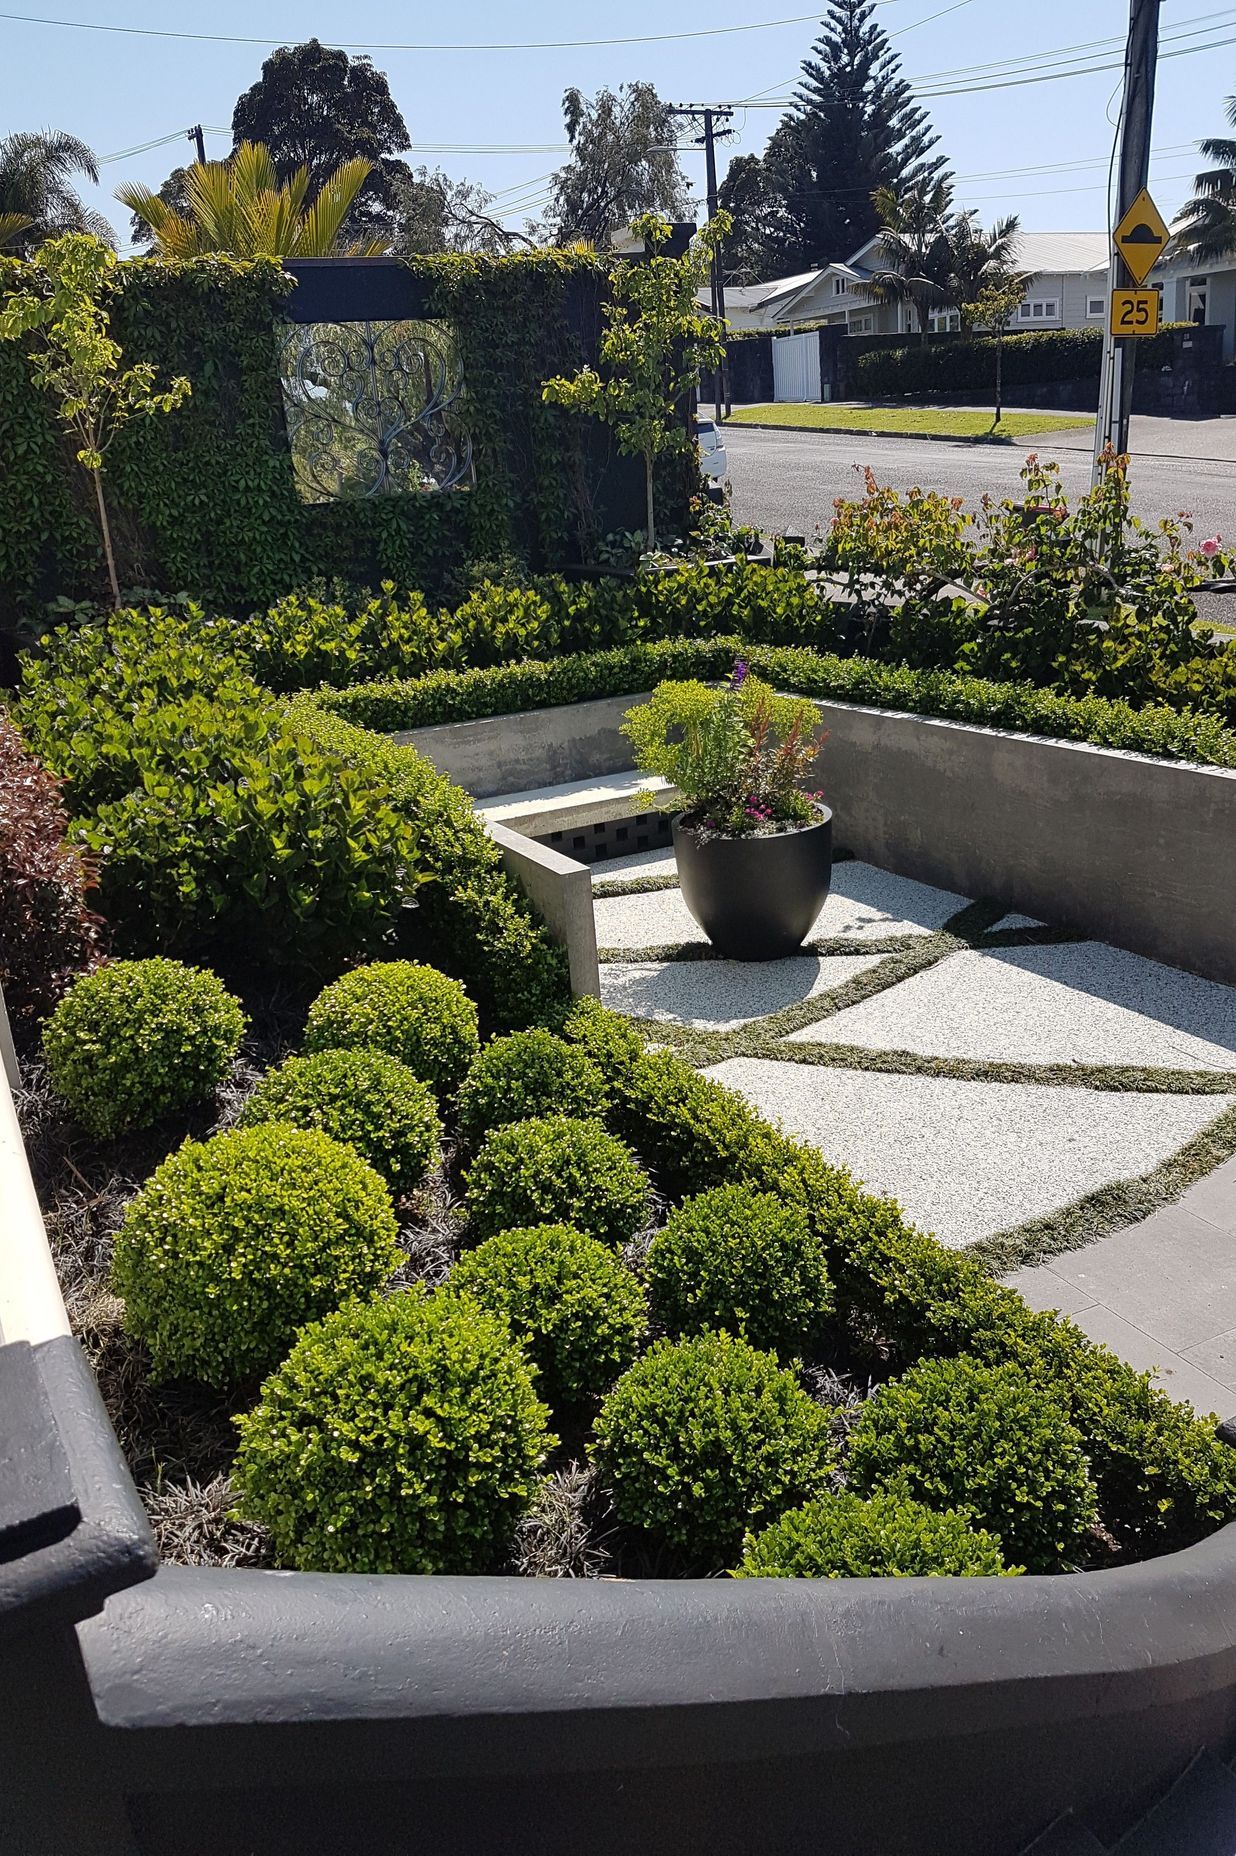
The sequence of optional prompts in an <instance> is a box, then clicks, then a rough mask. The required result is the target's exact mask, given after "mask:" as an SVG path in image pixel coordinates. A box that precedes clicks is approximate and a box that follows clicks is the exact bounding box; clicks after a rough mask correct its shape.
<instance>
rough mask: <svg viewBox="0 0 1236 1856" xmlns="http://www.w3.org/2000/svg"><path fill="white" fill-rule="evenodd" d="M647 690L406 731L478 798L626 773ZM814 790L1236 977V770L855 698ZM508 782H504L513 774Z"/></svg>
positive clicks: (859, 836) (1065, 918)
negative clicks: (626, 732) (630, 713)
mask: <svg viewBox="0 0 1236 1856" xmlns="http://www.w3.org/2000/svg"><path fill="white" fill-rule="evenodd" d="M639 700H640V698H639V697H638V696H616V697H606V698H603V699H601V700H599V701H595V702H583V703H576V704H573V705H570V706H568V707H562V708H555V709H541V710H535V711H532V712H530V713H529V714H526V715H503V716H494V717H491V718H489V719H487V720H485V721H480V722H467V723H461V724H457V725H454V726H451V727H446V728H424V729H416V730H414V731H412V732H411V733H410V734H407V735H403V736H400V737H398V739H400V740H405V741H409V742H411V743H412V745H413V746H414V747H417V748H419V749H420V751H421V752H422V753H424V754H427V755H428V756H429V758H430V759H431V760H432V761H433V762H434V764H435V765H436V766H438V767H440V768H441V770H442V771H443V772H444V773H447V774H449V775H450V777H451V778H452V779H455V780H458V781H459V782H460V784H461V785H463V786H465V787H467V788H468V790H469V791H471V792H476V793H481V792H486V793H490V794H492V793H494V792H495V791H503V790H506V791H512V790H522V789H524V788H528V787H533V786H538V785H545V786H549V785H554V784H557V783H560V782H565V781H567V780H573V779H583V778H586V777H587V776H589V775H591V774H597V773H604V772H618V771H620V770H623V769H626V768H629V767H630V766H631V750H630V744H629V743H628V742H627V741H626V740H625V739H624V738H623V737H622V736H621V735H620V734H619V733H618V725H619V723H620V722H621V719H622V715H623V712H624V711H625V710H626V709H628V708H629V707H630V706H631V704H632V703H633V702H638V701H639ZM820 712H821V715H822V718H823V720H824V723H825V726H826V727H827V728H828V730H829V740H828V744H827V746H826V748H825V749H824V752H823V754H822V755H821V757H820V761H819V763H818V767H819V784H820V786H821V788H822V789H823V791H824V793H825V796H826V797H827V799H828V801H829V803H830V805H831V806H832V807H833V810H834V813H835V815H836V820H837V823H836V827H835V829H836V835H837V840H838V842H839V843H840V844H843V845H845V846H846V847H847V848H848V849H849V850H851V851H853V852H854V853H855V854H856V855H857V856H859V857H863V858H867V859H869V860H870V861H871V862H872V863H876V864H879V865H881V866H882V867H883V868H885V869H888V870H894V871H896V872H898V873H899V874H900V875H902V876H912V877H918V878H920V879H921V880H922V881H923V882H927V883H936V884H939V885H940V886H941V887H943V888H946V889H954V890H958V891H960V892H961V893H962V894H963V895H969V896H987V897H992V898H993V899H995V900H996V901H999V902H1003V903H1005V904H1006V905H1007V906H1008V907H1009V908H1010V909H1020V910H1023V911H1024V912H1025V913H1027V914H1030V915H1037V916H1041V917H1043V918H1044V919H1045V920H1048V921H1051V922H1056V923H1062V924H1065V925H1068V926H1071V927H1074V928H1078V929H1080V930H1081V931H1082V932H1083V933H1085V934H1088V935H1094V936H1095V937H1097V938H1099V939H1101V940H1104V941H1110V942H1112V943H1113V944H1114V945H1115V946H1117V947H1126V948H1129V949H1130V950H1131V951H1132V952H1134V953H1138V954H1146V955H1148V956H1150V957H1151V958H1152V959H1154V960H1163V961H1166V962H1167V963H1168V964H1169V965H1171V966H1176V967H1184V968H1186V969H1187V970H1188V971H1190V972H1193V973H1200V974H1203V975H1204V976H1205V977H1206V978H1208V979H1214V980H1222V981H1225V982H1227V983H1228V984H1236V927H1234V925H1233V924H1234V923H1236V772H1231V771H1227V770H1225V769H1222V768H1214V767H1193V766H1185V765H1183V764H1181V763H1178V762H1173V761H1163V760H1154V759H1152V758H1150V757H1149V756H1146V755H1139V754H1126V753H1121V752H1118V751H1116V750H1114V749H1110V748H1096V747H1090V746H1088V745H1086V744H1084V743H1078V742H1070V741H1049V740H1044V739H1042V738H1040V737H1038V736H1033V735H1017V734H1009V733H1005V732H1002V731H1000V730H996V729H988V728H974V727H970V726H968V725H967V724H965V723H961V722H949V721H941V720H937V719H934V718H931V717H925V716H918V715H903V714H900V713H898V712H896V711H893V710H888V709H867V708H859V707H857V706H854V705H852V704H847V703H830V702H824V703H821V704H820ZM502 782H509V784H506V785H503V784H502Z"/></svg>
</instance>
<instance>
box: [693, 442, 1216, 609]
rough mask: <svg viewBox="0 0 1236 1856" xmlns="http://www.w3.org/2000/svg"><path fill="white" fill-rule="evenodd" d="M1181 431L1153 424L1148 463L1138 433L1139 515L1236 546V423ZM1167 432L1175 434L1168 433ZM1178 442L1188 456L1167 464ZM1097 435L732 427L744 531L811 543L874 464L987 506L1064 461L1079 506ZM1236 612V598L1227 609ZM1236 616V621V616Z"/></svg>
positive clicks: (886, 476) (904, 480)
mask: <svg viewBox="0 0 1236 1856" xmlns="http://www.w3.org/2000/svg"><path fill="white" fill-rule="evenodd" d="M1173 423H1174V422H1171V421H1166V420H1159V419H1156V420H1154V421H1148V422H1147V425H1148V426H1153V427H1154V428H1159V429H1156V430H1155V431H1154V432H1153V433H1152V434H1151V435H1150V436H1151V439H1152V442H1153V444H1154V446H1155V450H1154V452H1153V453H1149V452H1146V453H1141V454H1139V453H1138V452H1137V449H1136V433H1135V446H1134V455H1133V463H1132V468H1131V476H1130V481H1131V485H1132V492H1133V506H1134V508H1135V510H1136V512H1137V513H1138V514H1139V515H1140V516H1142V517H1144V518H1147V519H1150V520H1154V521H1157V520H1158V519H1159V517H1160V516H1164V515H1174V514H1176V513H1177V511H1179V510H1181V509H1188V510H1191V511H1192V514H1193V523H1194V527H1193V534H1194V538H1195V539H1196V540H1198V541H1200V540H1202V539H1203V538H1204V537H1206V536H1208V535H1214V534H1221V535H1223V536H1224V537H1225V539H1227V540H1229V541H1236V446H1234V444H1233V438H1234V436H1236V421H1233V420H1231V419H1223V420H1213V421H1211V420H1207V421H1205V422H1204V423H1195V422H1189V423H1188V424H1187V425H1186V424H1185V422H1181V423H1180V426H1179V434H1180V435H1179V437H1178V438H1175V439H1174V438H1173V434H1172V431H1171V426H1172V424H1173ZM1165 426H1166V427H1167V428H1168V429H1167V431H1166V433H1164V432H1163V430H1162V429H1161V428H1163V427H1165ZM1173 442H1176V443H1178V444H1179V446H1180V450H1181V452H1185V451H1186V450H1187V451H1189V452H1191V453H1192V455H1182V456H1176V455H1170V454H1168V455H1165V454H1164V453H1165V448H1166V446H1168V445H1171V444H1172V443H1173ZM1089 443H1090V440H1089V434H1088V433H1086V432H1058V433H1055V434H1052V433H1047V434H1045V435H1044V437H1043V439H1042V440H1041V441H1039V442H1037V443H1036V441H1035V440H1034V439H1033V438H1028V439H1024V440H1021V441H1019V442H1018V443H1017V444H1014V445H1009V446H995V445H967V444H940V443H932V444H927V443H924V442H923V441H921V440H912V439H897V438H864V437H862V436H860V435H859V434H857V433H850V432H843V433H829V432H769V431H758V430H752V429H751V428H749V427H747V428H743V427H741V426H734V425H727V426H726V427H725V445H726V450H727V452H728V454H729V465H730V481H731V483H732V484H733V491H734V500H733V515H734V519H735V521H737V522H744V523H752V524H754V525H755V526H757V527H759V528H761V529H764V530H766V531H769V532H772V531H777V530H785V529H788V530H790V532H791V533H795V532H797V533H798V534H804V535H806V536H807V537H808V539H810V538H811V536H812V535H813V534H814V532H815V530H816V529H817V528H819V529H824V528H826V527H827V526H828V523H829V521H830V520H831V517H832V506H833V501H834V499H835V498H836V497H838V496H845V497H854V496H861V494H862V478H861V475H860V471H861V467H862V466H863V465H865V464H870V466H871V467H872V469H873V470H874V471H875V473H876V476H877V477H878V478H879V480H880V482H881V483H886V484H894V485H896V486H897V488H899V489H902V490H906V489H909V488H910V487H911V486H912V485H914V484H919V485H921V486H922V488H923V489H932V490H941V491H944V492H945V493H946V494H947V495H950V496H963V497H964V498H965V499H966V502H967V503H968V504H977V502H978V501H979V499H980V497H981V496H982V495H983V492H984V491H985V490H988V491H990V492H991V494H992V495H993V496H996V497H1005V496H1016V495H1017V494H1018V493H1019V491H1020V488H1021V485H1020V481H1019V478H1018V471H1019V470H1020V468H1021V466H1022V464H1023V462H1024V460H1025V455H1026V452H1027V451H1031V450H1034V451H1037V452H1038V454H1039V456H1040V457H1043V458H1054V459H1056V460H1057V462H1058V463H1059V464H1060V467H1061V471H1062V474H1063V480H1064V484H1065V488H1066V490H1067V491H1068V494H1069V496H1070V498H1073V497H1075V496H1078V495H1081V494H1082V493H1083V492H1084V491H1085V489H1086V488H1087V486H1088V484H1089V481H1090V450H1089ZM1203 444H1205V445H1208V446H1213V448H1214V449H1215V451H1216V452H1220V453H1228V454H1229V455H1226V456H1225V455H1220V456H1216V457H1213V458H1210V457H1206V456H1204V455H1201V456H1199V455H1198V447H1199V446H1200V445H1203ZM1227 605H1228V608H1229V610H1231V609H1232V608H1233V607H1236V597H1233V599H1231V600H1229V601H1228V602H1227ZM1233 617H1236V612H1233Z"/></svg>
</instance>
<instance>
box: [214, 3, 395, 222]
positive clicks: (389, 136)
mask: <svg viewBox="0 0 1236 1856" xmlns="http://www.w3.org/2000/svg"><path fill="white" fill-rule="evenodd" d="M232 138H233V144H234V146H235V147H236V148H239V147H240V145H241V144H242V143H243V142H261V143H262V144H263V145H264V146H265V147H266V148H268V149H269V150H270V155H271V159H272V161H273V162H274V164H275V172H276V174H277V175H278V178H279V180H280V181H281V182H282V181H290V180H291V178H292V176H293V175H294V174H295V173H297V172H298V170H299V169H301V168H304V169H305V170H306V172H307V173H308V176H309V186H310V190H311V191H312V192H315V193H316V192H318V191H320V189H321V188H322V186H323V184H324V183H325V181H326V178H327V176H328V175H330V174H333V173H335V172H336V170H337V169H338V168H339V167H340V166H341V165H342V164H343V163H344V162H345V161H356V160H362V161H367V162H368V163H369V169H368V175H367V178H366V181H365V185H364V187H363V188H362V189H361V191H360V193H359V195H358V197H357V198H356V200H355V201H354V203H353V206H352V209H351V211H350V213H349V216H348V226H347V233H348V236H349V237H350V238H352V239H354V240H361V241H363V242H365V243H371V242H373V241H379V242H381V241H385V242H386V243H387V244H390V243H391V242H393V240H394V238H395V236H396V233H397V228H398V198H397V186H398V182H399V180H400V179H401V177H404V176H406V175H407V174H408V171H409V170H408V165H407V163H406V162H405V161H402V160H400V159H399V157H400V156H401V155H402V154H403V153H404V152H405V150H407V149H408V148H410V147H411V140H410V138H409V135H408V127H407V124H406V123H405V122H404V119H403V116H402V115H401V113H400V111H399V107H398V105H397V104H396V103H395V100H394V98H393V97H392V96H391V91H390V85H389V83H388V82H387V79H386V75H385V73H384V72H382V71H379V70H378V69H377V68H376V67H375V66H374V65H373V63H372V62H371V61H370V60H369V59H368V58H350V57H349V56H348V54H347V53H346V52H343V51H338V50H336V49H334V48H333V47H331V46H328V45H322V44H321V43H320V42H319V41H318V40H317V39H309V40H307V41H306V42H305V43H304V44H302V45H284V46H281V47H280V48H279V50H278V51H276V52H273V53H272V54H271V56H270V57H269V58H267V59H266V60H265V62H264V63H263V65H262V74H261V76H260V78H259V79H258V81H257V83H256V84H254V85H252V86H251V88H250V89H248V90H246V91H245V93H244V94H243V96H241V97H240V98H238V100H237V103H236V107H235V109H234V110H233V111H232Z"/></svg>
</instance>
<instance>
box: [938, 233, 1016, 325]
mask: <svg viewBox="0 0 1236 1856" xmlns="http://www.w3.org/2000/svg"><path fill="white" fill-rule="evenodd" d="M1020 232H1021V221H1020V219H1018V217H1017V215H1016V213H1010V214H1008V216H1007V217H1006V218H1004V219H997V220H996V222H995V224H994V225H993V226H992V227H991V229H990V230H989V231H984V229H983V224H982V221H981V220H980V218H979V216H978V213H977V212H975V211H973V210H972V211H970V212H968V213H958V215H957V217H956V218H955V219H954V220H953V222H952V224H951V225H950V226H949V227H948V233H947V236H948V247H949V258H948V280H947V289H948V295H949V301H950V302H951V303H955V304H956V305H957V307H958V309H960V310H961V311H962V312H963V316H964V312H965V308H966V305H967V304H970V303H974V302H975V301H976V300H977V298H978V297H979V296H980V294H981V293H982V292H983V291H984V290H986V289H988V288H989V287H990V288H995V287H998V286H999V285H1001V284H1002V283H1005V282H1006V281H1007V280H1008V279H1009V278H1010V277H1011V276H1012V274H1013V258H1014V255H1015V253H1016V250H1017V240H1018V236H1019V234H1020Z"/></svg>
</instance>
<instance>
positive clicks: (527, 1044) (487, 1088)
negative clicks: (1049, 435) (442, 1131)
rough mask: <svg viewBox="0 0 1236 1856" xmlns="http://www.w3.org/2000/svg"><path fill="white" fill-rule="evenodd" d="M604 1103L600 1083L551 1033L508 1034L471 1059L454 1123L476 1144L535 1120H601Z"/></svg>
mask: <svg viewBox="0 0 1236 1856" xmlns="http://www.w3.org/2000/svg"><path fill="white" fill-rule="evenodd" d="M608 1103H609V1094H608V1091H607V1089H606V1087H605V1078H604V1077H603V1076H602V1074H601V1071H600V1070H599V1069H598V1067H597V1065H596V1064H595V1063H593V1061H592V1059H591V1058H590V1057H588V1056H587V1055H586V1054H585V1053H584V1052H583V1051H582V1050H579V1049H577V1048H576V1047H575V1046H574V1045H572V1044H568V1043H567V1042H566V1040H565V1039H564V1038H560V1037H555V1036H554V1034H553V1032H552V1031H545V1030H540V1029H537V1030H533V1031H513V1032H511V1033H510V1035H509V1036H507V1037H504V1038H492V1039H491V1040H490V1042H489V1043H488V1044H486V1045H485V1046H484V1048H483V1049H482V1050H481V1052H480V1054H479V1055H478V1056H477V1057H476V1058H475V1059H474V1061H473V1064H472V1067H471V1069H470V1070H469V1071H468V1075H467V1078H466V1080H465V1082H464V1085H463V1088H462V1089H461V1090H460V1092H459V1119H460V1123H461V1125H462V1126H463V1128H464V1129H465V1130H466V1131H467V1133H468V1134H470V1135H472V1136H473V1137H474V1138H475V1137H476V1136H477V1135H480V1134H484V1133H485V1132H486V1130H487V1129H489V1128H497V1127H501V1126H502V1125H503V1123H505V1122H508V1121H527V1120H528V1119H529V1118H530V1117H531V1116H534V1115H574V1116H576V1117H578V1118H579V1119H581V1120H586V1119H587V1118H588V1117H589V1116H596V1117H600V1116H602V1115H603V1114H604V1113H605V1110H606V1107H607V1106H608Z"/></svg>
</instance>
